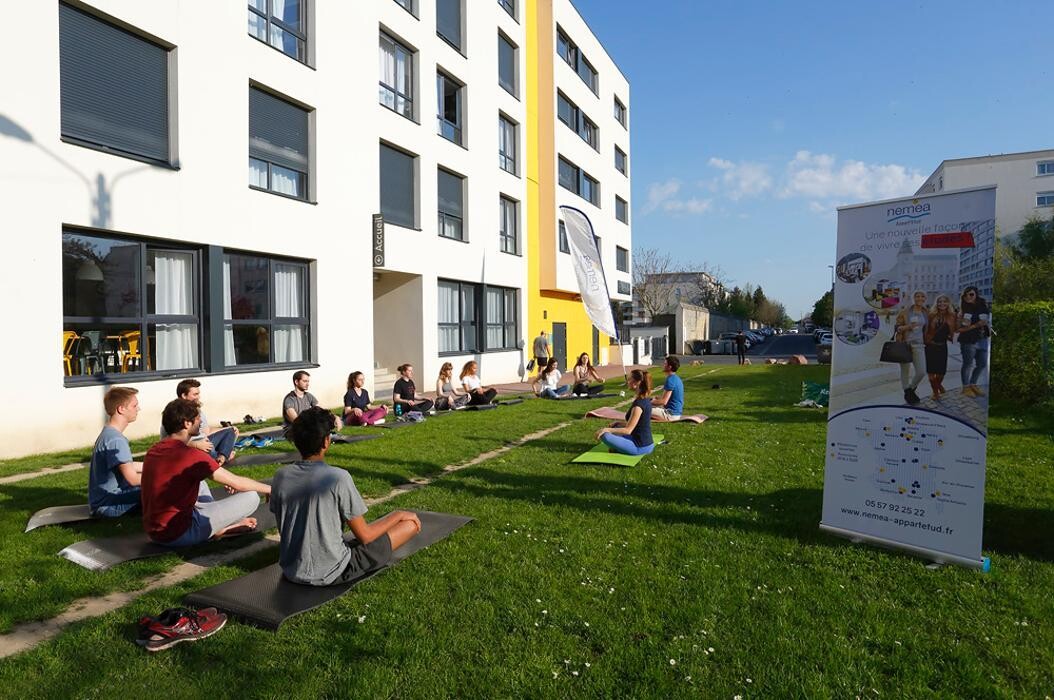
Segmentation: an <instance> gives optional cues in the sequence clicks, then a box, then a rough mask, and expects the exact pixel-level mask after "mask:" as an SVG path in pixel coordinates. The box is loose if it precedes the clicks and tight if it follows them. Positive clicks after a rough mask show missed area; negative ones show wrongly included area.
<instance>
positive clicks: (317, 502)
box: [270, 408, 421, 586]
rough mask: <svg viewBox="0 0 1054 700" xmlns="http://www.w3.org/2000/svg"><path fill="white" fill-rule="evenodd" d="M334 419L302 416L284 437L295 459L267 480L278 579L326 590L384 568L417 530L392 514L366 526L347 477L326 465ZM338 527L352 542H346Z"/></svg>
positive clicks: (324, 414) (312, 413)
mask: <svg viewBox="0 0 1054 700" xmlns="http://www.w3.org/2000/svg"><path fill="white" fill-rule="evenodd" d="M333 428H334V418H333V414H331V413H330V412H329V411H326V410H324V409H321V408H309V409H307V410H306V411H302V412H301V413H300V415H299V416H298V417H297V419H296V420H295V421H293V425H292V428H291V429H290V431H289V435H290V439H292V441H293V444H294V445H296V448H297V450H299V452H300V455H301V457H302V458H303V459H302V460H301V461H299V462H294V463H293V464H289V465H286V466H284V467H281V468H280V469H279V470H278V471H277V472H275V475H274V481H273V484H274V485H273V488H272V491H271V505H270V508H271V510H272V511H273V512H274V514H275V518H276V519H277V521H278V533H279V535H280V537H281V540H280V544H279V555H278V563H279V565H280V566H281V568H282V574H283V575H284V576H285V578H287V579H289V580H290V581H293V582H294V583H301V584H307V585H310V586H329V585H332V584H335V583H345V582H348V581H354V580H356V579H358V578H361V577H362V576H364V575H365V574H368V573H369V572H371V571H373V570H375V569H379V568H381V567H383V566H385V565H387V564H388V563H389V562H390V561H391V558H392V550H395V549H398V548H399V547H401V546H403V545H404V544H406V543H407V542H408V541H409V540H410V539H411V538H413V537H414V536H415V535H417V534H418V533H419V532H421V521H420V520H419V519H418V518H417V515H416V514H414V513H410V512H407V511H400V510H397V511H394V512H392V513H389V514H388V515H385V516H384V517H382V518H378V519H377V520H374V521H373V522H370V523H368V522H366V519H365V518H364V517H363V516H364V515H365V514H366V504H365V503H364V502H363V500H362V496H361V495H359V492H358V489H356V488H355V482H354V481H353V480H352V478H351V475H350V474H348V472H346V471H344V470H343V469H337V468H335V467H331V466H329V465H328V464H326V451H327V450H328V449H329V445H330V438H329V434H330V432H331V431H332V430H333ZM344 523H347V524H348V526H349V527H350V528H351V532H352V534H353V535H355V540H354V541H352V542H346V541H345V540H344V537H343V527H344Z"/></svg>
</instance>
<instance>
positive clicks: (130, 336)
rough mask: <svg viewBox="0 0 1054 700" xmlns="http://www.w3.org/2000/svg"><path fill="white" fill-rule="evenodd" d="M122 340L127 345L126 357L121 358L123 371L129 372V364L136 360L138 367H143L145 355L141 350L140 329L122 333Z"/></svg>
mask: <svg viewBox="0 0 1054 700" xmlns="http://www.w3.org/2000/svg"><path fill="white" fill-rule="evenodd" d="M121 340H122V341H123V342H124V344H125V345H126V346H127V350H125V353H124V357H123V358H121V371H122V372H127V371H128V366H129V365H130V364H131V363H132V362H133V361H134V362H135V364H136V367H138V368H139V369H140V370H141V369H142V368H143V356H142V354H141V353H140V352H139V331H129V332H127V333H122V334H121Z"/></svg>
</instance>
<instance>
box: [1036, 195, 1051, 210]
mask: <svg viewBox="0 0 1054 700" xmlns="http://www.w3.org/2000/svg"><path fill="white" fill-rule="evenodd" d="M1036 206H1037V207H1054V192H1037V193H1036Z"/></svg>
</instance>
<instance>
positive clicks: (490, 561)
mask: <svg viewBox="0 0 1054 700" xmlns="http://www.w3.org/2000/svg"><path fill="white" fill-rule="evenodd" d="M706 372H710V368H709V367H705V366H704V367H703V368H685V369H684V370H683V371H682V374H683V375H684V376H685V379H686V386H687V390H688V394H687V398H688V405H687V407H686V410H691V411H693V412H694V411H702V412H705V413H707V414H709V415H711V416H712V418H713V419H712V420H711V421H710V422H708V423H706V424H704V425H703V426H700V427H690V426H686V425H672V426H663V432H664V433H665V434H666V435H667V439H668V440H669V441H670V442H669V444H668V445H665V446H662V447H660V448H659V450H657V451H656V453H655V454H653V455H651V456H649V457H647V458H645V460H644V461H643V462H642V463H641V464H640V465H639V466H638V467H635V468H633V469H617V468H606V467H592V466H588V465H571V464H569V460H570V459H571V458H572V457H574V456H575V455H577V454H579V453H580V452H582V451H584V450H585V449H587V448H588V447H589V446H590V445H591V444H592V433H593V432H594V431H595V430H596V429H597V428H598V427H600V426H601V425H602V423H601V422H600V421H575V422H573V423H572V424H571V425H570V426H568V427H566V428H563V429H561V430H559V431H557V432H555V433H552V434H551V435H549V436H547V437H545V438H542V439H540V440H537V441H535V442H532V443H529V444H527V445H524V446H522V447H518V448H516V449H514V450H512V451H510V452H508V453H505V454H504V455H502V456H500V457H497V458H495V459H492V460H490V461H487V462H485V463H483V464H480V465H478V466H475V467H472V468H469V469H465V470H463V471H460V472H457V473H455V474H451V475H448V476H446V477H444V478H442V479H440V480H438V481H437V482H435V483H433V484H432V485H431V486H428V487H426V488H424V489H419V490H417V491H414V492H412V493H409V494H406V495H404V496H400V497H399V498H397V499H395V500H393V501H391V502H389V503H387V504H385V507H383V508H381V507H378V508H376V509H374V510H375V512H373V513H371V516H374V515H380V514H382V513H383V512H384V511H386V510H388V509H390V508H401V507H413V508H423V509H430V510H440V511H446V512H453V513H461V514H466V515H471V516H473V517H474V518H475V519H476V520H475V522H473V523H471V524H470V525H468V526H467V527H465V528H463V529H461V530H460V531H458V532H457V533H455V534H454V535H453V536H452V537H451V538H449V539H448V540H446V541H444V542H442V543H440V544H438V545H436V546H434V547H432V548H429V549H427V550H425V551H423V552H420V553H418V554H416V555H414V556H413V557H411V558H410V559H409V560H407V561H406V562H404V563H403V564H401V565H400V566H399V567H397V568H395V569H394V570H392V571H390V572H388V573H386V574H385V575H383V576H380V577H378V578H376V579H373V580H371V581H369V582H366V583H364V584H362V585H360V586H359V587H357V588H356V589H355V590H354V591H352V592H351V593H350V594H348V595H346V596H344V597H343V598H341V599H339V600H337V601H336V602H334V603H332V604H329V605H327V606H324V607H323V608H321V609H320V610H317V611H315V612H313V613H309V614H306V615H304V616H301V617H299V618H296V619H294V620H293V621H291V622H289V623H287V624H286V625H285V626H284V627H283V629H282V630H281V631H280V632H278V633H270V632H264V631H261V630H258V629H255V628H252V627H250V626H246V625H242V624H238V623H230V624H229V625H228V627H227V629H225V630H223V631H222V632H221V633H220V634H218V635H217V636H216V637H213V638H212V639H209V640H207V641H203V642H199V643H197V644H187V645H182V646H180V647H176V648H175V649H173V650H171V651H168V652H162V653H160V654H158V655H156V656H148V655H147V654H146V653H144V652H141V651H139V650H138V649H137V648H136V647H135V646H134V644H133V643H132V640H133V638H134V634H135V629H134V621H135V620H136V619H137V618H138V616H139V615H141V614H145V613H152V612H157V611H158V610H160V609H162V608H164V607H168V606H170V605H174V604H177V603H178V602H179V600H180V598H181V596H182V595H183V594H184V593H186V592H188V591H191V590H195V589H197V588H200V587H203V586H205V585H209V584H212V583H216V582H218V581H222V580H225V579H228V578H231V577H233V576H236V575H239V574H240V573H241V572H243V571H247V570H252V569H256V568H259V567H261V566H263V565H266V564H268V563H271V562H273V561H274V560H275V559H276V556H277V550H272V551H268V552H263V553H261V554H258V555H256V556H254V557H252V558H251V559H249V560H243V561H241V562H239V563H238V564H237V565H235V566H226V567H219V568H215V569H212V570H209V571H208V572H206V573H205V574H203V575H201V576H199V577H197V578H195V579H193V580H190V581H187V582H185V583H184V584H181V585H180V586H176V587H172V588H167V589H161V590H158V591H154V592H151V593H149V594H147V595H145V596H143V597H142V598H140V599H138V600H137V601H136V602H135V603H133V604H131V605H129V606H127V607H125V608H123V609H120V610H118V611H115V612H114V613H111V614H108V615H106V616H103V617H101V618H96V619H93V620H88V621H86V622H83V623H78V624H76V625H74V626H72V627H70V628H69V629H68V630H66V631H65V632H64V633H63V634H62V635H61V636H59V637H58V638H57V639H55V640H53V641H50V642H47V643H44V644H42V645H41V646H39V647H37V648H36V649H34V650H32V651H29V652H27V653H24V654H21V655H19V656H16V657H12V658H9V659H6V660H3V661H0V687H3V688H4V694H5V695H10V696H11V697H25V698H28V697H43V696H54V697H72V696H76V697H81V696H107V695H113V694H114V693H115V692H117V690H118V689H120V691H122V694H143V693H147V694H149V695H151V696H165V695H171V696H174V697H196V696H208V697H216V698H220V697H247V696H252V697H258V696H262V697H279V696H293V697H321V696H340V697H343V696H355V697H363V698H373V697H550V696H557V697H563V696H587V697H656V698H666V697H684V696H697V697H718V698H733V697H734V696H736V695H741V696H742V697H743V698H749V697H773V696H779V697H785V696H792V697H810V698H811V697H838V698H841V697H856V696H860V697H875V698H881V697H886V698H889V697H896V698H902V697H931V696H945V697H1008V698H1018V697H1040V698H1042V697H1044V696H1049V695H1052V694H1054V599H1052V596H1051V591H1052V590H1054V543H1052V541H1051V537H1052V535H1054V478H1052V475H1051V472H1050V470H1051V463H1050V457H1051V455H1052V454H1054V441H1052V437H1051V434H1052V429H1054V418H1052V417H1051V416H1050V415H1045V414H1027V415H1026V414H1024V412H1021V411H1019V410H1017V409H1015V408H1014V407H1011V406H1008V405H999V404H996V405H994V407H993V412H992V414H993V415H992V421H991V440H990V444H989V460H988V465H989V468H988V475H987V499H986V500H987V503H986V509H985V554H986V555H989V556H991V558H992V572H991V573H989V574H982V573H979V572H978V571H976V570H972V569H963V568H957V567H944V568H941V569H938V570H935V571H934V570H929V569H927V568H925V563H924V562H922V561H919V560H916V559H913V558H910V557H907V556H903V555H900V554H897V553H894V552H887V551H883V550H879V549H875V548H872V547H867V546H860V545H852V544H850V543H848V542H846V541H843V540H840V539H837V538H833V537H830V536H828V535H825V534H822V533H820V532H819V530H818V528H817V523H818V521H819V516H820V503H821V498H822V482H823V443H824V430H825V424H826V422H825V418H826V416H825V414H823V413H822V412H818V411H811V410H807V409H796V408H793V407H791V405H790V404H791V403H793V402H794V401H795V400H797V398H798V394H799V391H800V382H801V381H802V380H803V379H813V380H817V379H821V378H822V376H823V374H824V373H825V372H826V368H819V367H805V368H796V367H764V366H753V367H746V368H738V367H722V368H721V369H720V370H719V371H718V372H717V373H715V374H712V375H711V374H705V373H706ZM715 382H719V383H720V384H721V385H722V389H721V390H720V391H713V390H711V389H710V388H709V387H710V385H711V384H713V383H715ZM597 403H603V401H601V402H585V401H579V402H571V403H568V404H560V403H557V402H542V401H528V402H526V403H524V404H522V405H520V406H513V407H508V408H507V409H500V410H498V411H491V412H485V413H482V414H463V413H462V414H458V415H455V416H451V417H448V418H443V419H441V420H436V421H430V422H428V423H426V424H425V425H422V426H417V427H413V428H407V429H403V430H396V431H391V432H390V434H387V435H386V436H385V438H384V439H382V440H375V441H371V442H367V443H359V444H353V445H348V446H338V447H337V448H336V449H335V451H334V457H333V460H332V462H333V463H334V464H337V465H339V466H342V467H345V468H347V469H349V471H351V473H352V475H353V476H354V477H355V480H356V483H357V484H358V485H359V486H360V488H361V489H362V490H363V491H364V492H366V493H367V494H368V495H376V494H379V493H383V492H386V491H387V490H388V489H389V488H390V486H391V485H393V484H395V483H399V482H401V481H404V480H406V479H407V478H408V477H412V476H417V475H424V474H431V473H434V472H435V471H436V470H437V469H438V467H440V466H442V465H444V464H449V463H451V462H455V461H460V460H459V457H460V458H461V459H464V458H466V457H467V456H471V455H472V454H479V453H481V452H484V451H486V450H488V449H491V448H492V447H494V446H497V445H500V444H502V443H504V442H507V441H508V440H510V439H512V438H514V437H517V436H519V435H523V434H527V433H530V432H532V431H534V430H537V429H538V428H541V427H546V426H551V425H555V424H557V423H559V422H561V421H563V420H567V419H568V418H570V417H573V416H577V415H580V414H581V413H582V412H584V411H585V410H586V409H587V408H589V407H591V406H593V405H596V404H597ZM269 470H270V468H266V467H264V468H254V469H253V470H252V473H258V472H260V473H261V475H262V473H266V472H267V471H269ZM84 478H85V477H84V475H83V474H80V475H79V476H78V475H65V474H63V475H55V476H48V477H42V478H40V479H36V480H33V481H30V482H22V483H20V484H11V485H8V486H3V487H0V488H2V490H0V503H2V504H3V507H2V509H0V535H2V536H3V539H2V540H0V542H2V544H0V563H3V564H4V566H2V567H0V571H3V574H2V578H0V615H2V618H0V619H2V621H3V624H4V625H6V626H8V627H9V626H10V625H11V624H12V623H13V622H16V621H18V620H25V619H34V618H38V617H44V616H49V615H52V614H55V613H56V612H57V611H58V610H60V609H61V608H62V606H63V605H64V604H65V603H68V601H69V600H71V599H72V598H73V597H77V596H81V595H86V594H88V593H93V592H100V591H104V590H113V589H115V588H122V587H129V588H134V587H135V586H136V585H138V584H139V583H140V582H142V581H143V580H144V579H145V577H146V576H147V575H149V574H150V573H151V572H156V571H160V570H164V569H165V568H167V567H171V566H172V565H173V564H174V563H175V562H178V561H179V560H178V559H177V558H175V557H174V556H173V557H165V558H163V559H160V560H154V561H152V562H145V563H142V564H138V565H136V564H131V565H124V566H121V567H117V569H116V570H115V571H111V572H108V573H107V574H103V575H98V574H92V573H91V572H83V573H81V572H79V571H73V569H77V567H75V566H73V565H72V564H69V563H68V562H65V561H61V560H60V561H54V559H55V558H54V552H56V551H58V549H60V548H61V546H63V545H64V544H65V543H68V542H71V541H74V540H76V539H79V538H80V537H82V536H83V535H84V534H87V533H89V532H90V533H91V534H93V535H94V534H97V533H101V532H102V531H104V530H105V529H106V528H112V527H116V526H114V525H111V524H99V523H92V524H89V525H86V526H84V527H83V528H82V531H74V530H66V529H64V528H46V529H45V530H42V531H37V532H34V533H30V534H29V535H21V534H19V531H20V530H21V527H22V524H24V520H25V516H27V515H28V511H31V510H33V509H35V508H36V507H40V506H41V505H42V504H43V503H45V502H47V500H48V499H47V498H43V496H44V495H47V496H48V497H49V498H50V499H51V501H52V502H54V499H55V497H58V496H64V497H66V498H67V501H63V502H72V501H68V498H69V496H70V495H71V494H74V493H75V492H76V489H77V487H80V488H83V480H84ZM19 487H21V488H19ZM45 491H50V493H47V494H45V493H44V492H45ZM34 499H35V500H34ZM16 526H17V527H16Z"/></svg>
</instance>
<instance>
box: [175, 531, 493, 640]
mask: <svg viewBox="0 0 1054 700" xmlns="http://www.w3.org/2000/svg"><path fill="white" fill-rule="evenodd" d="M414 512H415V513H417V516H418V517H419V518H420V519H421V533H420V534H419V535H417V537H414V538H413V539H412V540H410V541H409V542H407V543H406V544H404V545H403V546H402V547H400V548H399V549H397V550H395V551H394V552H392V560H391V562H390V563H389V564H388V566H385V567H383V568H381V569H377V570H376V571H371V572H369V573H367V574H365V575H364V576H363V577H362V578H360V579H356V580H355V581H351V582H349V583H342V584H338V585H334V586H305V585H302V584H299V583H292V582H290V581H288V580H286V579H285V578H284V577H283V576H282V569H281V567H279V566H278V564H272V565H271V566H268V567H265V568H263V569H260V570H258V571H254V572H252V573H251V574H246V575H245V576H241V577H239V578H236V579H232V580H230V581H225V582H224V583H220V584H217V585H215V586H210V587H209V588H205V589H202V590H200V591H196V592H194V593H190V594H188V595H187V596H186V597H185V598H184V599H183V600H184V602H185V603H186V604H187V605H190V606H193V607H196V608H205V607H215V608H219V609H220V610H222V611H224V612H227V613H230V614H232V615H234V616H236V617H238V618H240V619H242V620H245V621H246V622H249V623H252V624H254V625H257V626H259V627H263V628H265V629H269V630H277V629H278V628H279V627H281V626H282V623H283V622H285V621H286V620H288V619H289V618H291V617H293V616H294V615H299V614H300V613H304V612H307V611H309V610H314V609H315V608H317V607H319V606H320V605H323V604H325V603H328V602H329V601H331V600H335V599H336V598H339V597H340V596H342V595H344V594H345V593H347V592H348V591H349V590H351V589H352V588H354V587H355V586H356V585H357V584H358V583H360V582H362V581H365V580H367V579H370V578H373V577H374V576H376V575H377V574H379V573H381V572H382V571H386V570H387V569H389V568H391V567H393V566H395V565H396V564H398V563H399V562H401V561H402V560H403V559H406V558H407V557H409V556H410V555H411V554H414V553H415V552H418V551H420V550H422V549H424V548H425V547H427V546H429V545H432V544H435V543H436V542H439V541H440V540H442V539H445V538H446V537H447V536H449V535H450V534H451V533H453V532H454V531H455V530H457V529H458V528H460V527H462V526H463V525H465V524H467V523H469V522H472V518H470V517H467V516H464V515H447V514H445V513H433V512H431V511H422V510H418V511H414ZM345 539H346V540H348V539H352V538H351V535H350V533H349V534H347V535H345Z"/></svg>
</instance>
